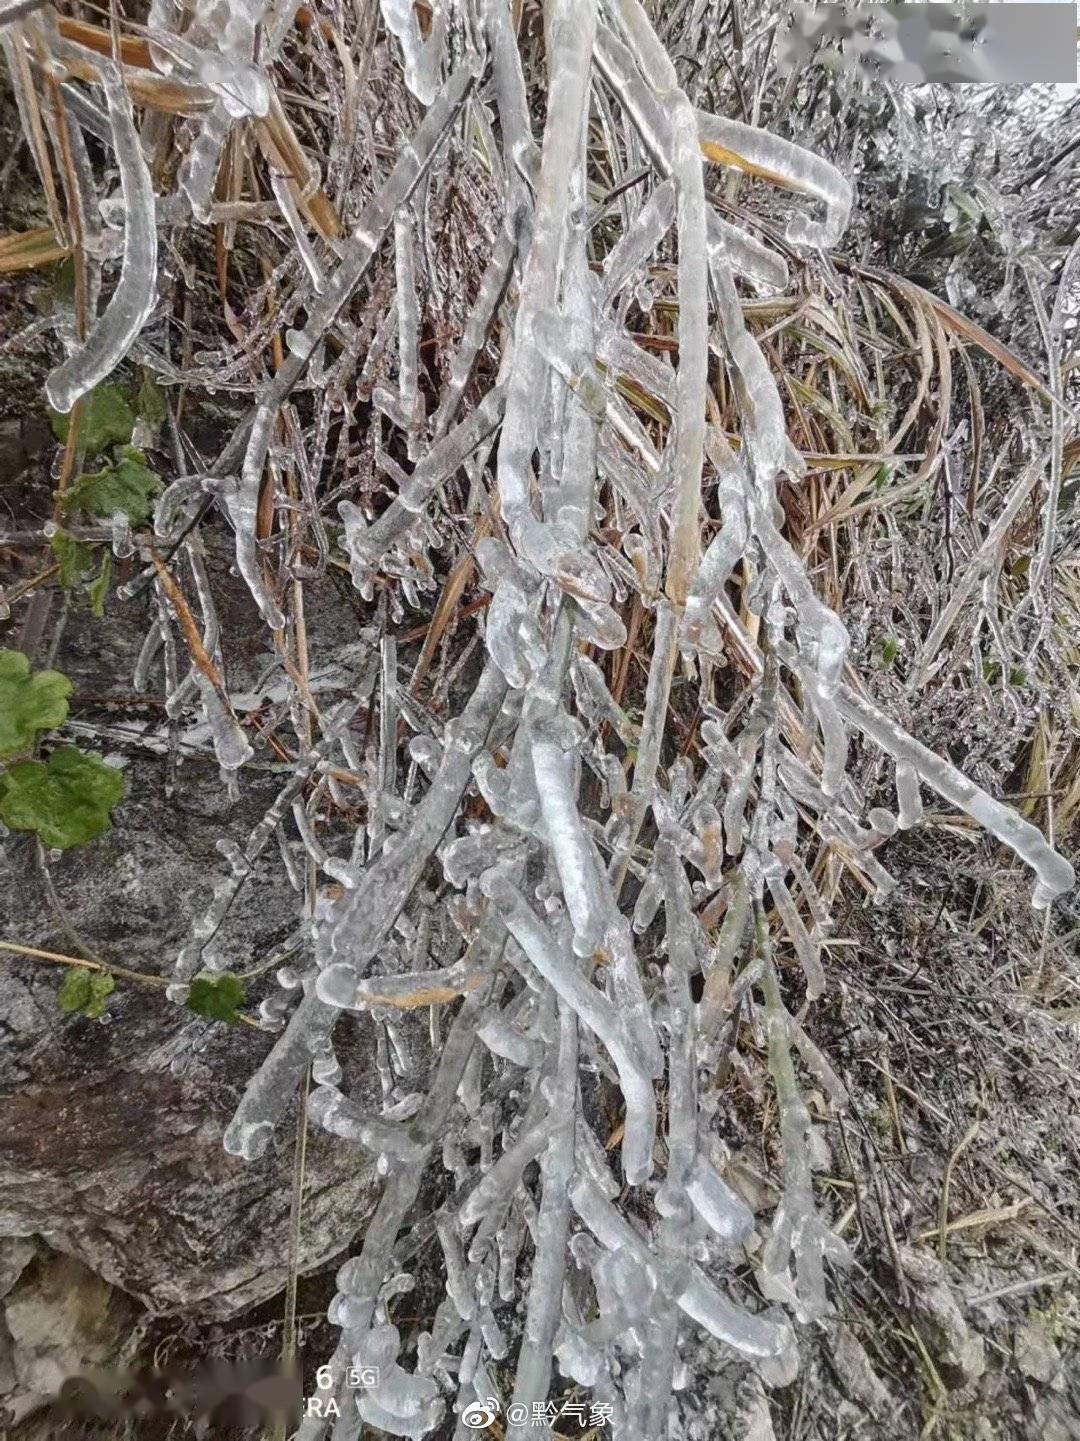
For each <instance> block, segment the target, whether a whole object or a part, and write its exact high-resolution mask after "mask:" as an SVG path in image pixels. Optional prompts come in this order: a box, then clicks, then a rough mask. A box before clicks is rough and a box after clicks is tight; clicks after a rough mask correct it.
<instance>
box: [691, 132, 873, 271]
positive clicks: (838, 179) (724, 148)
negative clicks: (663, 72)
mask: <svg viewBox="0 0 1080 1441" xmlns="http://www.w3.org/2000/svg"><path fill="white" fill-rule="evenodd" d="M697 121H698V134H699V135H700V137H701V144H702V147H703V148H704V149H705V152H706V154H707V155H708V154H709V147H710V146H711V147H714V148H715V154H714V155H710V156H709V158H710V159H712V158H717V159H720V160H721V163H722V164H725V165H734V166H736V168H739V169H743V168H748V169H750V173H751V174H754V173H758V174H761V175H763V176H764V178H765V179H771V180H773V181H774V182H775V183H776V184H779V185H784V186H786V187H787V188H789V189H791V190H799V191H802V192H804V193H805V194H807V195H813V196H814V197H815V198H816V199H818V200H821V201H822V202H823V203H824V205H825V220H824V221H822V222H815V221H811V220H809V219H808V218H807V217H805V216H797V217H795V218H793V219H792V220H790V221H789V222H788V227H787V237H786V238H787V239H788V241H790V242H791V244H793V245H822V246H830V245H835V244H836V243H837V242H838V241H839V239H840V237H841V235H842V234H843V233H844V230H845V228H846V227H847V222H848V215H849V213H850V211H851V201H852V191H851V186H850V185H849V184H848V182H847V181H846V180H845V179H844V177H843V176H842V175H841V174H840V172H839V171H838V170H836V169H835V168H834V167H833V166H832V165H830V164H829V163H828V162H827V161H825V160H822V158H821V157H820V156H819V155H815V154H814V153H813V151H811V150H804V149H803V148H802V146H801V145H793V144H792V142H791V141H790V140H785V139H784V138H783V137H782V136H780V135H773V134H771V133H770V132H769V131H767V130H762V129H761V128H760V127H759V126H757V125H746V124H744V123H743V122H742V121H741V120H732V119H730V118H729V117H727V116H724V115H706V114H704V113H703V112H702V111H700V110H699V111H698V116H697ZM740 161H741V162H743V164H740Z"/></svg>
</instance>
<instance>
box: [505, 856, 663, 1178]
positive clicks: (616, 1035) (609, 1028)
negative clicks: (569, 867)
mask: <svg viewBox="0 0 1080 1441" xmlns="http://www.w3.org/2000/svg"><path fill="white" fill-rule="evenodd" d="M481 885H482V888H483V891H484V894H485V895H486V896H487V897H488V898H489V899H490V900H492V901H494V902H495V903H496V904H497V905H498V907H499V910H500V914H501V916H502V919H503V921H504V923H505V925H506V928H507V929H508V930H509V931H510V933H511V935H512V936H513V937H514V939H515V940H516V941H517V942H518V944H519V945H520V946H521V948H522V950H523V951H524V952H525V954H526V955H527V956H528V958H529V961H530V963H531V964H532V965H533V966H535V967H536V969H537V971H539V973H540V974H541V975H542V976H543V978H544V980H546V981H547V982H548V983H549V985H551V986H553V987H554V989H555V990H556V992H557V993H558V994H559V996H561V997H562V999H563V1000H564V1001H566V1002H567V1004H569V1005H571V1006H572V1007H573V1008H574V1010H575V1011H576V1012H577V1014H578V1016H579V1017H580V1018H581V1020H583V1021H584V1022H585V1024H586V1025H587V1026H588V1027H589V1029H590V1030H592V1031H593V1032H595V1034H596V1035H597V1036H599V1037H600V1039H601V1040H602V1041H603V1043H604V1045H605V1046H606V1047H607V1049H608V1051H609V1052H610V1053H611V1058H612V1060H613V1061H614V1062H615V1065H616V1068H617V1069H618V1072H619V1084H620V1085H621V1087H622V1091H623V1097H624V1099H625V1101H626V1136H625V1139H624V1141H623V1169H624V1171H625V1173H626V1179H627V1182H628V1183H629V1184H630V1185H639V1184H640V1183H641V1182H642V1181H644V1180H646V1179H647V1178H648V1176H649V1174H650V1172H651V1171H652V1144H653V1137H654V1135H655V1130H656V1098H655V1096H654V1094H653V1087H652V1077H651V1076H650V1075H648V1073H647V1072H646V1070H645V1069H644V1068H643V1066H642V1063H641V1060H640V1059H639V1057H638V1055H637V1048H636V1047H635V1046H633V1045H632V1044H631V1043H630V1042H629V1041H628V1038H627V1036H626V1034H625V1032H624V1029H623V1025H622V1023H621V1021H620V1018H619V1015H618V1012H617V1011H616V1010H615V1008H614V1007H613V1006H612V1004H611V1002H610V1001H609V1000H608V999H607V998H606V997H605V996H604V995H602V994H601V992H600V991H598V990H597V989H596V988H595V987H594V986H591V985H590V984H589V982H588V981H587V980H586V979H585V977H584V976H583V975H582V973H581V971H580V970H579V969H578V968H577V966H576V964H575V963H573V962H570V961H568V960H564V959H563V956H562V954H561V951H560V949H559V947H558V945H557V943H556V942H555V939H554V937H553V936H552V934H551V932H550V930H549V929H548V927H547V926H546V925H544V923H543V922H542V921H541V920H540V919H539V918H538V917H537V916H536V914H535V912H534V911H533V910H532V908H531V907H530V906H529V904H528V903H527V901H526V900H525V899H524V897H523V896H522V895H521V892H520V891H519V890H518V889H517V887H516V886H514V885H513V884H512V882H510V881H508V880H507V879H506V878H505V877H504V876H503V875H501V874H500V873H499V872H498V871H489V872H487V874H486V875H485V876H484V877H483V878H482V881H481Z"/></svg>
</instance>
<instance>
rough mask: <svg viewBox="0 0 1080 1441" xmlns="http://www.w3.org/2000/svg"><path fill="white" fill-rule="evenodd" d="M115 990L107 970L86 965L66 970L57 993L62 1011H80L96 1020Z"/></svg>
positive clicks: (114, 983) (112, 979)
mask: <svg viewBox="0 0 1080 1441" xmlns="http://www.w3.org/2000/svg"><path fill="white" fill-rule="evenodd" d="M115 990H116V981H115V979H114V978H113V977H112V976H111V975H110V974H109V972H108V971H92V970H90V969H89V968H88V967H81V966H80V967H79V969H78V970H71V971H68V973H67V975H66V976H65V977H64V980H63V984H62V985H61V987H60V990H59V992H58V993H57V997H56V999H57V1001H58V1002H59V1003H60V1009H61V1010H62V1011H68V1012H72V1011H81V1012H82V1013H83V1015H84V1016H89V1017H90V1018H91V1020H96V1019H97V1018H98V1016H101V1015H103V1014H104V1012H105V1003H106V1001H108V999H109V997H110V996H111V995H112V993H113V991H115Z"/></svg>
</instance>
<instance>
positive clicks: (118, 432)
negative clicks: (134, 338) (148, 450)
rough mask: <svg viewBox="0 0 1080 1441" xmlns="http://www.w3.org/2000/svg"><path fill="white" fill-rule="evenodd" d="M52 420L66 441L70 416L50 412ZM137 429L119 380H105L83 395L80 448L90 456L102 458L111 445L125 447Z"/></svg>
mask: <svg viewBox="0 0 1080 1441" xmlns="http://www.w3.org/2000/svg"><path fill="white" fill-rule="evenodd" d="M49 420H50V422H51V424H52V428H53V431H54V433H55V435H56V438H57V440H62V441H66V440H67V438H68V429H69V427H70V425H71V416H70V414H65V413H63V412H61V411H59V410H52V409H50V410H49ZM134 429H135V414H134V412H133V410H132V409H131V406H130V405H129V404H128V399H127V396H126V395H125V394H124V390H123V387H122V386H120V385H118V384H117V383H116V381H114V380H106V381H102V383H101V384H100V385H95V386H94V388H93V389H92V390H91V391H90V392H89V393H88V394H86V395H84V396H83V405H82V410H81V411H80V413H79V445H80V446H81V447H82V448H83V450H85V452H86V454H87V455H101V454H102V453H103V452H104V451H106V450H108V449H109V447H110V446H111V445H125V444H126V443H127V442H128V441H129V440H130V439H131V433H132V431H133V430H134Z"/></svg>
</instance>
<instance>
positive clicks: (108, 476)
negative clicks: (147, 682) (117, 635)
mask: <svg viewBox="0 0 1080 1441" xmlns="http://www.w3.org/2000/svg"><path fill="white" fill-rule="evenodd" d="M165 413H166V408H165V400H164V397H163V396H162V394H161V391H160V390H159V388H158V386H157V384H156V382H155V381H154V378H153V376H152V375H151V374H150V373H149V372H148V371H147V372H144V374H143V379H142V382H141V383H140V385H139V386H138V388H137V389H135V388H133V387H128V388H125V387H124V386H122V385H120V384H118V383H117V382H115V381H105V382H103V383H102V384H101V385H97V386H95V387H94V389H93V390H91V391H90V392H89V394H88V395H87V396H86V397H85V398H84V400H83V405H82V411H81V415H80V421H79V429H78V432H77V439H78V448H79V450H80V451H81V452H82V453H83V455H84V456H85V457H86V458H87V459H97V460H99V461H100V462H101V464H99V465H98V467H97V468H96V469H90V468H87V469H85V470H82V471H80V473H79V474H78V475H76V477H75V479H74V480H73V481H72V482H71V484H70V485H69V486H68V488H67V489H66V490H65V491H64V492H63V494H62V495H61V496H60V510H61V512H62V513H63V515H64V516H65V517H70V516H72V515H74V514H76V513H77V512H79V511H83V512H85V513H86V514H87V515H90V516H93V517H95V518H96V519H98V520H111V519H112V518H113V517H114V516H116V515H124V516H126V517H127V520H128V523H129V524H130V525H132V526H141V525H145V524H146V522H147V521H148V520H149V519H150V516H151V514H152V512H153V507H154V499H155V497H156V496H158V495H159V494H160V493H161V491H162V489H163V486H162V482H161V478H160V477H159V476H158V475H157V474H156V472H155V471H154V470H153V469H152V468H151V466H150V465H149V464H148V462H147V458H146V453H145V451H143V450H140V449H139V447H138V446H136V445H133V444H132V440H133V437H134V434H135V425H136V420H141V421H143V422H145V424H146V425H149V426H158V425H160V424H161V422H162V421H163V420H164V418H165ZM49 418H50V420H51V422H52V427H53V432H54V433H55V435H56V436H57V438H58V439H59V440H62V441H66V440H67V438H68V435H69V433H70V427H71V417H70V416H69V415H62V414H61V413H60V412H59V411H55V410H50V411H49ZM49 545H50V546H51V547H52V552H53V555H54V556H55V557H56V561H57V564H58V566H59V568H60V584H61V585H62V586H63V587H64V589H65V590H74V589H75V588H76V587H77V586H80V585H81V586H82V587H83V588H84V590H85V593H86V597H87V600H88V601H89V603H90V610H91V612H92V614H93V615H95V616H97V617H98V618H100V617H101V616H102V615H103V614H104V612H105V600H106V597H107V595H108V591H109V583H110V580H111V578H112V558H111V556H110V555H109V552H108V550H107V549H106V548H105V547H103V546H100V545H96V544H87V543H86V542H84V541H81V540H78V539H77V538H76V537H75V536H74V535H72V534H71V533H70V532H69V531H67V530H63V529H57V530H55V531H54V533H53V534H52V536H50V538H49ZM95 566H96V574H95V575H94V576H93V577H92V578H90V579H88V578H87V577H88V576H89V574H90V572H91V571H93V570H94V569H95Z"/></svg>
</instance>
